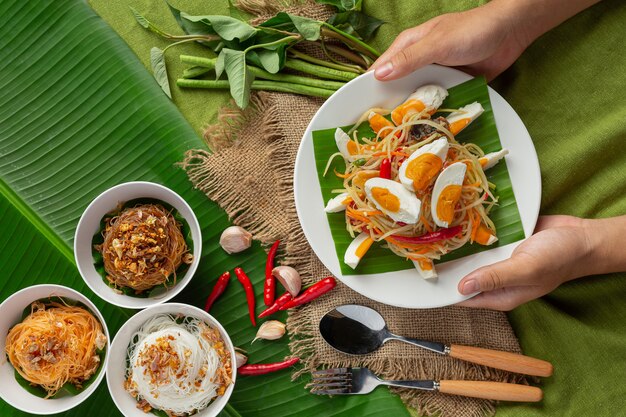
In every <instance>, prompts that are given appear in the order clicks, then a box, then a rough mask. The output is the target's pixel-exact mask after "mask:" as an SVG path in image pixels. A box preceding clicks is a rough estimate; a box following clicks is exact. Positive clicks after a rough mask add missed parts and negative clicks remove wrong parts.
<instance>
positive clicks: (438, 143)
mask: <svg viewBox="0 0 626 417" xmlns="http://www.w3.org/2000/svg"><path fill="white" fill-rule="evenodd" d="M447 95H448V92H447V90H446V89H445V88H443V87H441V86H438V85H425V86H422V87H420V88H418V89H417V90H416V91H415V92H414V93H413V94H411V95H410V96H409V97H408V98H407V99H406V101H404V102H403V103H402V104H400V105H399V106H398V107H396V108H395V109H393V110H391V111H389V110H386V109H379V108H375V109H369V110H367V111H366V112H365V113H364V114H363V115H362V116H361V117H360V118H359V120H358V121H357V122H356V124H355V125H354V127H353V128H352V129H350V130H349V131H347V132H346V131H344V130H342V129H341V128H337V130H336V131H335V141H336V144H337V148H338V150H339V151H338V152H337V153H335V154H333V155H332V156H331V157H330V160H329V161H328V164H327V166H326V170H325V172H324V175H326V174H327V171H328V169H329V167H330V165H331V163H332V161H333V159H334V158H335V157H342V158H343V159H344V160H345V166H346V168H345V171H344V172H337V171H335V175H337V176H338V177H340V178H342V179H343V188H342V189H338V190H333V192H335V193H339V194H338V195H337V196H336V197H334V198H332V199H331V200H329V201H328V204H327V205H326V208H325V211H326V212H327V213H338V212H342V211H343V212H345V219H346V229H347V231H348V233H350V235H351V236H352V238H353V239H354V240H353V241H352V242H351V243H350V245H349V246H348V249H347V251H346V253H345V255H344V262H345V263H346V264H347V265H348V266H350V267H351V268H353V269H355V268H356V267H357V265H358V264H359V262H360V260H361V259H362V258H363V257H364V256H365V255H366V253H367V251H368V250H369V249H370V247H371V246H372V244H373V243H374V242H383V243H384V245H385V246H386V247H388V248H389V250H391V251H392V252H394V253H395V254H396V255H398V256H401V257H403V258H406V259H409V260H411V261H412V262H413V264H414V265H415V268H416V269H417V270H418V271H419V273H420V275H421V276H422V277H423V278H425V279H431V278H436V277H437V272H436V270H435V267H434V263H433V261H434V260H438V259H440V257H441V256H442V255H445V254H446V253H449V252H451V251H454V250H456V249H458V248H460V247H462V246H463V245H465V244H467V243H468V242H469V243H470V244H473V243H476V244H479V245H491V244H493V243H494V242H496V241H497V240H498V238H497V237H496V227H495V225H494V223H493V222H492V221H491V219H490V218H489V212H490V211H491V209H492V208H493V207H494V206H495V205H496V204H497V201H498V199H497V197H496V196H495V195H494V189H495V185H493V184H491V183H490V182H489V181H488V180H487V177H486V176H485V171H486V170H488V169H489V168H491V167H493V166H494V165H496V164H497V163H498V161H500V160H501V159H502V158H503V157H504V156H505V155H506V154H507V153H508V151H507V150H506V149H502V150H500V151H498V152H493V153H489V154H485V153H484V152H483V150H482V149H481V148H480V147H479V146H477V145H475V144H473V143H459V142H458V141H457V140H456V139H455V136H456V135H457V134H458V133H459V132H461V131H462V130H463V129H465V128H466V127H467V126H468V125H469V124H470V123H472V122H473V121H474V120H475V119H476V118H478V117H479V116H480V115H481V114H482V113H483V111H484V109H483V106H482V105H481V104H480V103H478V102H474V103H471V104H468V105H466V106H464V107H461V108H460V109H440V106H441V105H442V103H443V101H444V99H445V98H446V97H447ZM435 113H436V114H435ZM439 114H447V116H446V117H444V116H437V115H439ZM435 116H437V117H435ZM366 121H367V122H368V123H369V126H370V127H371V129H372V130H373V131H374V133H375V134H376V136H375V137H373V138H368V137H358V136H359V133H358V131H357V127H358V126H359V125H361V124H362V123H364V122H366Z"/></svg>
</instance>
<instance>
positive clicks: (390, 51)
mask: <svg viewBox="0 0 626 417" xmlns="http://www.w3.org/2000/svg"><path fill="white" fill-rule="evenodd" d="M430 26H432V24H431V21H428V22H426V23H424V24H422V25H419V26H416V27H414V28H411V29H407V30H405V31H403V32H402V33H400V34H399V35H398V36H397V37H396V39H395V40H394V41H393V43H392V44H391V45H390V46H389V48H387V50H386V51H385V52H384V53H383V54H382V55H381V56H380V57H378V59H377V60H376V62H374V63H373V64H372V66H371V67H370V69H374V70H375V69H376V68H378V67H380V66H381V65H383V64H384V63H386V62H387V61H389V60H390V59H391V57H393V56H394V55H395V54H397V53H398V52H400V51H401V50H403V49H405V48H407V47H408V46H409V45H411V44H414V43H416V42H418V41H420V40H421V39H422V38H423V37H424V35H425V34H426V33H427V32H428V30H429V28H430Z"/></svg>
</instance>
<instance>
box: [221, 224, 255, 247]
mask: <svg viewBox="0 0 626 417" xmlns="http://www.w3.org/2000/svg"><path fill="white" fill-rule="evenodd" d="M251 245H252V235H251V234H250V233H249V232H248V231H247V230H246V229H244V228H243V227H239V226H230V227H227V228H226V229H225V230H224V231H223V232H222V236H220V246H221V247H222V249H224V250H225V251H226V253H228V254H231V253H238V252H241V251H244V250H246V249H248V248H249V247H250V246H251Z"/></svg>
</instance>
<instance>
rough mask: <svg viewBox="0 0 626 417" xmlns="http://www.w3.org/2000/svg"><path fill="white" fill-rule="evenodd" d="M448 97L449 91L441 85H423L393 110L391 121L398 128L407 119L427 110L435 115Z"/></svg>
mask: <svg viewBox="0 0 626 417" xmlns="http://www.w3.org/2000/svg"><path fill="white" fill-rule="evenodd" d="M446 97H448V90H446V89H445V88H443V87H442V86H440V85H435V84H429V85H423V86H421V87H420V88H418V89H417V90H415V92H414V93H413V94H411V95H410V96H409V98H407V99H406V101H405V102H404V103H402V104H400V105H399V106H398V107H396V108H395V109H393V111H392V112H391V120H393V122H394V123H395V124H396V126H398V125H400V124H402V121H403V120H404V118H405V117H407V116H409V117H410V116H411V115H413V114H416V113H420V112H422V111H424V110H427V111H428V113H430V114H433V113H434V112H435V111H437V109H438V108H439V107H440V106H441V103H443V100H445V98H446Z"/></svg>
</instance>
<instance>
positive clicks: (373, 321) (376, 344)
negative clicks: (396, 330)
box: [320, 304, 552, 376]
mask: <svg viewBox="0 0 626 417" xmlns="http://www.w3.org/2000/svg"><path fill="white" fill-rule="evenodd" d="M320 333H321V334H322V337H323V338H324V340H326V342H328V344H329V345H331V346H332V347H333V348H335V349H337V350H338V351H340V352H343V353H347V354H350V355H364V354H366V353H371V352H374V351H375V350H376V349H378V348H380V347H381V346H382V345H383V344H385V343H386V342H387V341H389V340H400V341H402V342H405V343H409V344H411V345H415V346H419V347H421V348H424V349H427V350H430V351H432V352H436V353H440V354H442V355H447V356H451V357H453V358H457V359H461V360H464V361H467V362H472V363H477V364H480V365H485V366H490V367H492V368H497V369H503V370H505V371H510V372H518V373H522V374H527V375H535V376H550V375H552V364H551V363H550V362H546V361H543V360H541V359H536V358H531V357H530V356H524V355H519V354H516V353H510V352H502V351H499V350H491V349H483V348H477V347H472V346H462V345H454V344H453V345H445V344H443V343H438V342H430V341H426V340H420V339H413V338H409V337H404V336H398V335H395V334H393V333H391V332H390V331H389V329H388V328H387V324H386V323H385V319H384V318H383V316H381V315H380V313H378V311H376V310H374V309H372V308H369V307H365V306H362V305H356V304H347V305H342V306H339V307H337V308H335V309H333V310H331V311H329V312H328V313H326V314H325V315H324V317H322V320H321V321H320Z"/></svg>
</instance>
